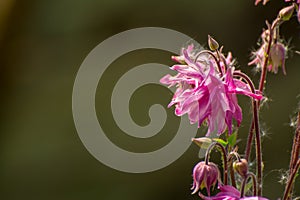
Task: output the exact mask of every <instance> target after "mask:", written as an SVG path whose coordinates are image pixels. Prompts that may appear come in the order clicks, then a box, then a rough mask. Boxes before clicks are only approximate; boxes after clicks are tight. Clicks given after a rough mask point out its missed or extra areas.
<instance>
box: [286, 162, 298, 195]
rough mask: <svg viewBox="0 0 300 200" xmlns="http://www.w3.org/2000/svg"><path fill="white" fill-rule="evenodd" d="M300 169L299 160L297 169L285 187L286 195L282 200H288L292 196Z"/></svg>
mask: <svg viewBox="0 0 300 200" xmlns="http://www.w3.org/2000/svg"><path fill="white" fill-rule="evenodd" d="M299 168H300V159H298V161H297V163H296V165H295V168H294V169H293V171H292V173H291V175H290V176H289V179H288V182H287V184H286V187H285V191H284V195H283V199H282V200H288V199H290V197H291V196H290V195H291V190H292V188H293V185H294V182H295V178H296V174H297V172H298V170H299Z"/></svg>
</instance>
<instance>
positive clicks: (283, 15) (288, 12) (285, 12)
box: [279, 4, 295, 21]
mask: <svg viewBox="0 0 300 200" xmlns="http://www.w3.org/2000/svg"><path fill="white" fill-rule="evenodd" d="M294 9H295V6H294V4H292V5H291V6H288V7H285V8H283V9H281V10H280V11H279V17H280V19H281V20H283V21H288V20H290V18H291V17H292V15H293V12H294Z"/></svg>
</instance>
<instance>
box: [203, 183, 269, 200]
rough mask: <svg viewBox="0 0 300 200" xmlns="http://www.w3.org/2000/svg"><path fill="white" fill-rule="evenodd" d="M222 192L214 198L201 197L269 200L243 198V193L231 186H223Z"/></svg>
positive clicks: (204, 197) (250, 198) (251, 199)
mask: <svg viewBox="0 0 300 200" xmlns="http://www.w3.org/2000/svg"><path fill="white" fill-rule="evenodd" d="M219 189H220V192H219V193H218V194H217V195H216V196H213V197H206V196H204V195H202V194H200V197H201V198H202V199H204V200H224V199H226V200H268V199H267V198H264V197H258V196H252V197H243V198H241V193H240V192H239V191H238V190H237V189H236V188H235V187H233V186H231V185H223V186H221V187H220V188H219Z"/></svg>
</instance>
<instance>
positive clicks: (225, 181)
mask: <svg viewBox="0 0 300 200" xmlns="http://www.w3.org/2000/svg"><path fill="white" fill-rule="evenodd" d="M215 146H218V147H219V150H220V152H221V154H222V156H223V166H224V170H223V179H224V180H223V181H224V184H225V185H227V184H228V169H227V166H228V165H227V153H226V150H225V148H224V147H223V146H222V145H221V144H220V143H218V142H214V143H211V144H210V145H209V147H208V149H207V151H206V154H205V160H204V161H205V164H207V165H208V161H209V155H210V152H211V150H212V149H213V148H214V147H215Z"/></svg>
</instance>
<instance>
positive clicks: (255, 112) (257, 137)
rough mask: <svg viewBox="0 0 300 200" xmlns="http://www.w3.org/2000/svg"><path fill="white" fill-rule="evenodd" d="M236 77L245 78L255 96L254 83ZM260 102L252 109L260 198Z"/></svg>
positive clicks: (243, 76)
mask: <svg viewBox="0 0 300 200" xmlns="http://www.w3.org/2000/svg"><path fill="white" fill-rule="evenodd" d="M234 75H236V76H240V77H241V78H243V79H244V80H245V81H246V82H247V84H248V85H249V86H250V89H251V91H252V93H254V94H255V87H254V84H253V83H252V81H251V79H250V78H249V77H248V76H247V75H246V74H243V73H241V72H235V73H234ZM258 107H259V106H258V101H256V100H254V99H252V109H253V121H254V129H255V144H256V161H257V165H256V174H257V184H258V190H257V193H258V195H259V196H261V195H262V151H261V140H260V129H259V123H258V120H259V116H258Z"/></svg>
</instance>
